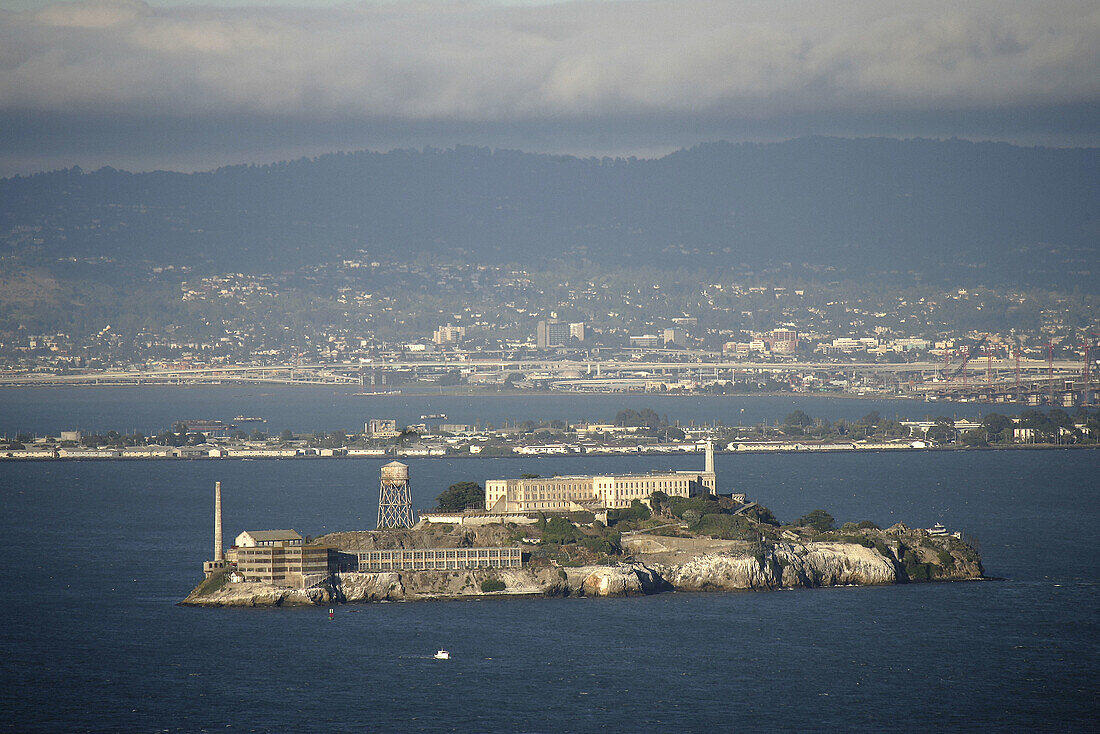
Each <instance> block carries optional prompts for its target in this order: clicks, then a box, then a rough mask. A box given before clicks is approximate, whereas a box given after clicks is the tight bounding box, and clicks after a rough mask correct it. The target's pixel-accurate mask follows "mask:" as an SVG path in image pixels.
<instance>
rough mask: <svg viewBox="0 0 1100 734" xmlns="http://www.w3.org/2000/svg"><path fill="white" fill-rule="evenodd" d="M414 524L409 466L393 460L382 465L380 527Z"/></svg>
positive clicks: (379, 503)
mask: <svg viewBox="0 0 1100 734" xmlns="http://www.w3.org/2000/svg"><path fill="white" fill-rule="evenodd" d="M412 526H413V511H412V490H411V488H410V485H409V467H408V466H406V465H405V464H402V463H401V462H400V461H391V462H390V463H388V464H386V465H385V466H383V467H382V482H381V487H380V490H379V493H378V529H379V530H382V529H384V528H411V527H412Z"/></svg>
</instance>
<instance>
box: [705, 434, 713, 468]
mask: <svg viewBox="0 0 1100 734" xmlns="http://www.w3.org/2000/svg"><path fill="white" fill-rule="evenodd" d="M703 471H704V472H706V473H708V474H713V473H714V441H712V440H710V439H709V438H708V439H707V448H706V463H705V464H703Z"/></svg>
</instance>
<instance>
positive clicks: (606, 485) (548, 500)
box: [485, 442, 717, 513]
mask: <svg viewBox="0 0 1100 734" xmlns="http://www.w3.org/2000/svg"><path fill="white" fill-rule="evenodd" d="M716 488H717V487H716V477H715V473H714V446H713V444H711V443H710V442H708V443H707V447H706V460H705V465H704V468H703V470H702V471H691V470H676V471H668V472H652V473H648V474H607V475H601V476H564V477H562V476H559V477H536V478H531V479H489V480H487V481H486V482H485V510H486V511H487V512H490V513H513V512H515V513H519V512H575V511H578V510H588V511H593V512H594V511H599V510H613V509H621V508H625V507H630V504H631V503H632V502H633V501H634V500H640V501H642V502H648V501H649V497H650V495H652V494H653V493H654V492H664V493H665V494H667V495H669V496H671V497H697V496H706V495H709V494H715V493H716Z"/></svg>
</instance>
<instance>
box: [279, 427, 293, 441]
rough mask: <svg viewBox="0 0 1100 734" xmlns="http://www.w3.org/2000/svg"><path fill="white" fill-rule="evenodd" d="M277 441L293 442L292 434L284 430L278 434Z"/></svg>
mask: <svg viewBox="0 0 1100 734" xmlns="http://www.w3.org/2000/svg"><path fill="white" fill-rule="evenodd" d="M279 440H280V441H283V442H286V441H293V440H294V434H293V433H292V432H291V430H290V429H289V428H284V429H283V432H282V433H280V434H279Z"/></svg>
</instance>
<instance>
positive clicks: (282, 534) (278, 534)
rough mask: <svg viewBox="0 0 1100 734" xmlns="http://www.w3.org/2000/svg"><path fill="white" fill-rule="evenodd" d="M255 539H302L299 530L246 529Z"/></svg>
mask: <svg viewBox="0 0 1100 734" xmlns="http://www.w3.org/2000/svg"><path fill="white" fill-rule="evenodd" d="M245 532H246V533H248V534H249V535H251V536H252V538H253V540H301V539H302V536H301V535H299V534H298V531H297V530H246V531H245Z"/></svg>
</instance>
